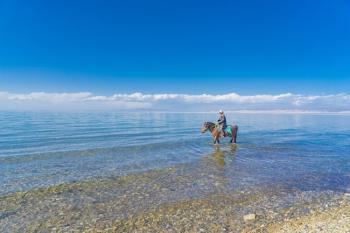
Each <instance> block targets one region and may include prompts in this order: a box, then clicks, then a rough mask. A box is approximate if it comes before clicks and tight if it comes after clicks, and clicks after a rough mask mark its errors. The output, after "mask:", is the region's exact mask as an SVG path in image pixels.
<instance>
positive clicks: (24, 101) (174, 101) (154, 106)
mask: <svg viewBox="0 0 350 233" xmlns="http://www.w3.org/2000/svg"><path fill="white" fill-rule="evenodd" d="M218 108H224V109H226V110H301V111H331V112H337V111H349V110H350V95H348V94H345V93H340V94H332V95H301V94H292V93H284V94H278V95H268V94H267V95H239V94H237V93H228V94H222V95H211V94H200V95H193V94H143V93H132V94H114V95H111V96H104V95H94V94H92V93H90V92H76V93H48V92H32V93H10V92H0V110H2V111H4V110H5V111H6V110H9V111H12V110H17V111H21V110H23V111H27V110H99V111H100V110H102V111H104V110H126V109H135V110H161V111H212V110H214V111H215V110H217V109H218Z"/></svg>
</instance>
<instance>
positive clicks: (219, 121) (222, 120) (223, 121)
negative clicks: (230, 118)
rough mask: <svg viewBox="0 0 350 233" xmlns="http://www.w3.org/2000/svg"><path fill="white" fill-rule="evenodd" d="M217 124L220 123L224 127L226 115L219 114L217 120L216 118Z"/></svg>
mask: <svg viewBox="0 0 350 233" xmlns="http://www.w3.org/2000/svg"><path fill="white" fill-rule="evenodd" d="M218 124H219V125H222V128H223V129H224V128H226V117H225V115H221V116H220V118H219V120H218Z"/></svg>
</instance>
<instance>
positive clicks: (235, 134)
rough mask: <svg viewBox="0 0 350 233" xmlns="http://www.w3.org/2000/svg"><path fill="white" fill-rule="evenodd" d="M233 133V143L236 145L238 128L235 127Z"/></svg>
mask: <svg viewBox="0 0 350 233" xmlns="http://www.w3.org/2000/svg"><path fill="white" fill-rule="evenodd" d="M232 129H233V132H232V139H233V142H234V143H236V142H237V132H238V126H237V125H235V126H234V127H232Z"/></svg>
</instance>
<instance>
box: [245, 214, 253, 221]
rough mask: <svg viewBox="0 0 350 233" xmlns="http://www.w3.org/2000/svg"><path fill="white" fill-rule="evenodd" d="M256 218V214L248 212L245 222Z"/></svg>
mask: <svg viewBox="0 0 350 233" xmlns="http://www.w3.org/2000/svg"><path fill="white" fill-rule="evenodd" d="M255 218H256V216H255V214H247V215H244V216H243V219H244V221H245V222H247V221H252V220H255Z"/></svg>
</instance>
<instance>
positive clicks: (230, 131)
mask: <svg viewBox="0 0 350 233" xmlns="http://www.w3.org/2000/svg"><path fill="white" fill-rule="evenodd" d="M208 130H209V131H210V133H211V135H212V136H213V138H214V144H216V143H220V137H221V136H222V132H221V131H220V130H219V129H218V128H217V127H216V124H214V123H213V122H204V124H203V126H202V128H201V132H202V133H205V132H207V131H208ZM225 131H226V132H225V135H224V137H231V141H230V142H231V143H236V141H237V132H238V126H237V125H233V126H232V125H228V126H227V128H226V129H225Z"/></svg>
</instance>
